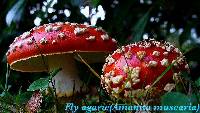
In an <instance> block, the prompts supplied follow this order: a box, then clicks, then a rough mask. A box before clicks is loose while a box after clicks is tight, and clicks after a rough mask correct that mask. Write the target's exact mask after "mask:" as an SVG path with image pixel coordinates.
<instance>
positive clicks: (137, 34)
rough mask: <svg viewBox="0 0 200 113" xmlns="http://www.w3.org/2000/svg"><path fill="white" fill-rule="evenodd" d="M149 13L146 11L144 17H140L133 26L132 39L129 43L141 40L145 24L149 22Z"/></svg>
mask: <svg viewBox="0 0 200 113" xmlns="http://www.w3.org/2000/svg"><path fill="white" fill-rule="evenodd" d="M150 11H151V9H150V10H149V11H147V12H146V13H145V14H144V16H142V17H141V18H140V19H139V21H138V22H137V23H136V24H135V26H134V27H133V29H132V32H133V33H132V39H131V42H137V41H140V40H141V39H142V35H143V32H144V29H145V27H146V25H147V22H148V20H149V16H150Z"/></svg>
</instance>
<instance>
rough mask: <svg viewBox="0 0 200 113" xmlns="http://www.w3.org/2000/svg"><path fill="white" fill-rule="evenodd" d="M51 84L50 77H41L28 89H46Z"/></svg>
mask: <svg viewBox="0 0 200 113" xmlns="http://www.w3.org/2000/svg"><path fill="white" fill-rule="evenodd" d="M48 86H49V78H40V79H38V80H36V81H34V82H33V83H32V84H31V85H30V86H29V88H28V89H27V91H36V90H45V89H46V88H47V87H48Z"/></svg>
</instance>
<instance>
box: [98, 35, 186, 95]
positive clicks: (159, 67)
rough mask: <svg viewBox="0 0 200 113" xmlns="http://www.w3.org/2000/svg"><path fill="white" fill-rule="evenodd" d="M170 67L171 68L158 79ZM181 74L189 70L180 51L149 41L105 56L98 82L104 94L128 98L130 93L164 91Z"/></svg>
mask: <svg viewBox="0 0 200 113" xmlns="http://www.w3.org/2000/svg"><path fill="white" fill-rule="evenodd" d="M171 64H172V65H173V66H172V68H171V69H170V70H169V71H167V72H166V73H165V75H163V76H162V78H161V79H160V80H159V79H158V78H159V77H160V76H161V75H162V73H163V72H164V71H165V70H166V69H167V67H168V66H171ZM181 71H189V67H188V64H187V63H186V61H185V59H184V56H183V54H182V53H181V52H180V50H179V49H178V48H176V47H175V46H173V45H172V44H170V43H169V42H164V41H163V42H160V41H156V40H154V39H150V40H144V41H140V42H137V43H133V44H130V45H127V46H122V47H121V48H119V49H117V50H116V51H114V53H113V54H112V55H109V56H108V57H107V58H106V63H105V65H104V66H103V75H101V80H102V81H101V83H102V85H103V87H104V88H105V89H106V91H107V92H108V94H110V95H112V96H114V97H117V98H118V97H121V98H129V97H130V96H132V95H131V94H132V93H134V91H135V92H136V91H137V90H138V89H143V90H145V89H148V88H150V87H151V86H152V87H155V88H156V89H158V90H159V91H161V90H162V91H164V88H165V87H166V86H169V85H170V83H173V82H174V81H173V76H177V75H179V74H180V73H181ZM157 80H159V81H157ZM155 81H157V82H155ZM168 83H169V84H168Z"/></svg>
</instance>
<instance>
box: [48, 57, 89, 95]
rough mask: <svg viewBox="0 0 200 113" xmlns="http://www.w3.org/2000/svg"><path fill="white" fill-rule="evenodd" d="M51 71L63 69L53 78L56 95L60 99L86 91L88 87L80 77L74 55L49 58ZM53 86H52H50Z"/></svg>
mask: <svg viewBox="0 0 200 113" xmlns="http://www.w3.org/2000/svg"><path fill="white" fill-rule="evenodd" d="M48 65H49V70H50V71H52V70H54V69H57V68H62V70H61V71H60V72H58V73H57V75H56V76H55V77H53V81H54V80H55V88H56V94H57V96H58V97H70V96H72V95H73V88H74V94H76V92H80V91H81V90H82V91H83V92H84V91H86V89H87V88H86V86H85V84H83V82H82V81H81V80H80V78H79V76H78V70H77V68H76V64H75V61H74V58H73V56H72V54H69V55H67V54H64V55H52V56H48ZM50 85H51V84H50Z"/></svg>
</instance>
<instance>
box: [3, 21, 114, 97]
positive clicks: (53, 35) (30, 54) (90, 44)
mask: <svg viewBox="0 0 200 113" xmlns="http://www.w3.org/2000/svg"><path fill="white" fill-rule="evenodd" d="M115 49H116V40H114V39H112V38H110V37H109V36H108V34H107V33H106V32H105V31H104V30H103V29H102V28H97V27H94V26H89V25H84V24H77V23H69V22H65V23H62V22H57V23H51V24H45V25H43V26H39V27H34V28H33V29H31V30H30V31H28V32H25V33H23V34H22V35H20V36H19V37H17V38H16V39H15V40H14V42H13V43H12V44H11V45H10V48H9V50H8V52H7V61H8V63H9V64H10V67H11V69H14V70H17V71H22V72H42V71H49V72H51V71H52V70H54V69H57V68H62V70H61V71H60V72H59V73H58V74H57V75H56V76H55V77H54V78H53V80H55V88H56V93H57V96H58V97H63V96H65V97H69V96H71V95H72V94H73V87H75V89H74V92H75V93H76V92H80V91H81V90H82V91H85V90H86V87H85V86H83V82H81V80H80V79H79V76H78V70H77V68H76V65H75V61H74V54H73V53H74V52H78V53H79V54H81V55H83V58H85V59H86V61H88V62H97V61H101V60H103V59H104V56H105V55H106V54H107V53H108V52H111V51H113V50H115ZM94 56H95V57H94ZM82 76H83V75H82ZM81 87H82V88H81Z"/></svg>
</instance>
